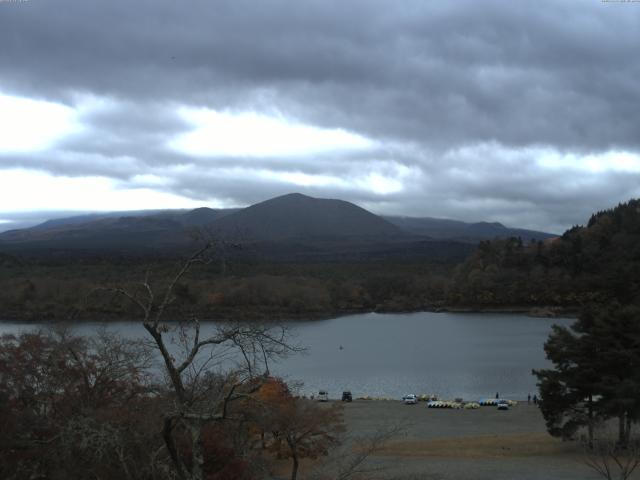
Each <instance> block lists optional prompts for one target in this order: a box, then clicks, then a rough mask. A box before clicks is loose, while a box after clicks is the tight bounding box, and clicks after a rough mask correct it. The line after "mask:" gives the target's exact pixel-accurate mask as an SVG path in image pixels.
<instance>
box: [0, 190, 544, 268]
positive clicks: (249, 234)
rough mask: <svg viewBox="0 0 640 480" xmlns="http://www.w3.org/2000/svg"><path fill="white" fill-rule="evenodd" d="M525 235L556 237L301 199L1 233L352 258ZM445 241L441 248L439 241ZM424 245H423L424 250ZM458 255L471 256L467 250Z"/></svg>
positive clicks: (20, 242)
mask: <svg viewBox="0 0 640 480" xmlns="http://www.w3.org/2000/svg"><path fill="white" fill-rule="evenodd" d="M518 234H521V236H522V237H523V239H524V240H527V241H528V240H529V239H530V238H534V239H546V238H550V237H552V235H551V234H547V233H544V232H531V231H528V230H519V229H508V228H506V227H504V226H503V225H501V224H495V223H485V222H480V223H476V224H467V223H464V222H459V221H455V220H443V219H429V218H409V217H380V216H377V215H374V214H373V213H371V212H369V211H367V210H365V209H363V208H361V207H358V206H357V205H354V204H353V203H350V202H346V201H343V200H335V199H320V198H312V197H309V196H306V195H302V194H298V193H294V194H288V195H283V196H280V197H276V198H272V199H270V200H266V201H264V202H260V203H257V204H255V205H252V206H249V207H247V208H243V209H211V208H206V207H204V208H197V209H194V210H158V211H151V212H149V211H146V212H145V211H143V212H122V213H118V212H110V213H105V214H90V215H81V216H76V217H69V218H61V219H53V220H48V221H46V222H44V223H42V224H40V225H37V226H35V227H31V228H26V229H20V230H11V231H7V232H4V233H0V251H4V252H9V253H16V252H19V251H23V250H38V251H41V252H43V251H45V252H46V251H49V250H56V251H60V250H69V251H76V252H79V251H84V252H91V251H117V252H126V251H135V252H154V253H158V252H161V251H167V250H188V249H190V248H193V245H194V243H195V239H196V238H202V236H203V235H205V236H206V235H210V236H212V237H214V238H226V239H229V240H232V241H234V242H235V243H242V244H245V245H251V248H252V249H254V250H256V251H260V252H262V253H266V254H269V253H271V254H274V252H278V255H285V256H286V254H287V252H291V253H292V254H293V252H296V255H307V254H311V255H317V256H320V255H324V256H326V254H327V253H329V256H331V255H332V254H335V255H345V254H349V252H362V253H363V254H365V255H368V254H372V252H385V254H388V253H389V252H390V251H393V250H401V251H404V252H409V251H416V250H418V251H425V250H428V248H429V245H431V246H433V247H434V248H436V244H438V245H441V246H442V245H443V242H444V243H446V242H449V243H451V244H452V246H453V247H455V244H456V243H459V242H463V243H477V242H478V241H480V240H483V239H487V238H496V237H509V236H514V235H516V236H517V235H518ZM433 240H439V242H433V243H431V244H430V243H429V242H432V241H433ZM416 242H419V244H420V246H419V247H418V243H416ZM453 250H456V251H457V250H460V251H461V252H462V250H464V251H465V252H467V251H468V249H467V248H464V249H459V248H453Z"/></svg>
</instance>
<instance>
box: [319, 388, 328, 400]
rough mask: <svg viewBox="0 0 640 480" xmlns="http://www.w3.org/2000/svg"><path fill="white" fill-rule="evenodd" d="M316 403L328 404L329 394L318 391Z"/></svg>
mask: <svg viewBox="0 0 640 480" xmlns="http://www.w3.org/2000/svg"><path fill="white" fill-rule="evenodd" d="M318 401H319V402H328V401H329V394H328V393H327V392H325V391H324V390H320V391H319V392H318Z"/></svg>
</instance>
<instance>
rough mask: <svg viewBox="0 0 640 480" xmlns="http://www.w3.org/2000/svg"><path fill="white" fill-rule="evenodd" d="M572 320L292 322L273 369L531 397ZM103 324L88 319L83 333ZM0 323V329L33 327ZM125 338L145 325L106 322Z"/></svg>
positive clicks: (494, 317) (376, 389) (311, 384)
mask: <svg viewBox="0 0 640 480" xmlns="http://www.w3.org/2000/svg"><path fill="white" fill-rule="evenodd" d="M571 322H572V320H569V319H546V318H532V317H527V316H524V315H520V314H494V313H433V312H420V313H410V314H392V313H389V314H376V313H366V314H359V315H349V316H344V317H338V318H334V319H330V320H314V321H297V322H292V323H290V325H291V327H292V331H293V332H294V335H295V342H296V343H297V344H299V345H302V346H305V347H307V348H308V351H307V353H306V354H301V355H295V356H292V357H290V358H287V359H284V360H282V361H281V362H280V363H279V364H277V365H275V366H274V367H273V368H272V370H273V372H274V373H277V374H278V375H280V376H283V377H284V378H285V379H287V380H289V381H294V380H295V381H302V382H304V385H303V387H301V392H302V393H305V394H311V393H317V392H318V390H321V389H322V390H327V391H329V395H330V397H332V398H339V397H340V395H341V392H342V391H343V390H351V391H352V392H353V395H354V398H355V397H359V396H363V395H370V396H385V397H392V398H399V397H401V396H402V395H404V394H406V393H417V394H421V393H427V394H437V395H439V396H441V397H443V398H454V397H462V398H464V399H465V400H477V399H479V398H482V397H493V396H494V395H495V394H496V392H499V393H500V395H501V396H502V397H503V398H513V399H520V400H521V399H525V398H526V397H527V394H531V395H533V394H534V393H536V385H535V383H536V381H535V378H534V377H533V376H532V375H531V370H532V369H533V368H544V367H546V366H548V365H549V363H548V362H547V360H546V359H545V356H544V350H543V344H544V342H545V340H546V339H547V336H548V335H549V333H550V331H551V326H552V325H553V324H554V323H555V324H561V325H569V324H570V323H571ZM100 325H103V324H99V323H83V324H80V325H77V326H76V327H74V328H75V330H76V332H77V333H78V334H82V335H87V334H91V332H93V331H95V330H96V328H98V327H99V326H100ZM35 327H37V326H34V325H33V324H30V325H26V324H20V323H10V322H4V323H0V333H16V332H19V331H23V330H28V329H31V328H35ZM107 327H108V328H109V329H113V330H115V331H117V332H119V333H121V334H122V335H125V336H127V337H130V338H132V337H144V336H145V334H146V332H145V331H144V329H143V328H142V325H141V324H140V323H139V322H116V323H109V324H107Z"/></svg>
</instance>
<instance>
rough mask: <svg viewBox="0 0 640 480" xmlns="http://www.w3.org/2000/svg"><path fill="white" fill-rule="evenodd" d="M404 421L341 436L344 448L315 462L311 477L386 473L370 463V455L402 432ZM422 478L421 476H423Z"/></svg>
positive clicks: (344, 478) (347, 479)
mask: <svg viewBox="0 0 640 480" xmlns="http://www.w3.org/2000/svg"><path fill="white" fill-rule="evenodd" d="M405 429H406V426H405V425H400V424H398V425H386V426H382V427H381V428H380V429H378V430H377V431H375V432H374V433H373V434H372V435H369V436H354V437H346V438H343V439H341V441H340V443H341V444H342V449H341V451H333V452H332V454H331V457H330V458H328V459H327V460H326V461H325V462H322V463H320V464H318V465H316V467H315V469H314V472H313V473H312V475H311V477H310V479H311V480H329V479H331V480H351V479H353V478H366V479H368V480H374V479H376V478H387V477H385V474H386V473H387V472H386V469H385V468H384V467H381V466H379V465H371V462H369V460H370V458H371V457H372V456H373V455H375V454H376V453H378V452H380V451H381V450H383V449H384V448H385V446H386V445H387V444H388V443H389V442H390V441H392V440H393V439H395V438H397V437H398V436H399V435H401V434H402V433H403V432H404V431H405ZM421 478H422V477H421Z"/></svg>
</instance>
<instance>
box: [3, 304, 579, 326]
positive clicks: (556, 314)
mask: <svg viewBox="0 0 640 480" xmlns="http://www.w3.org/2000/svg"><path fill="white" fill-rule="evenodd" d="M423 312H424V313H463V314H464V313H471V314H473V313H495V314H519V315H525V316H528V317H531V318H577V316H578V308H577V307H556V306H546V305H540V306H518V305H509V306H491V307H477V306H476V307H473V306H438V307H426V308H419V309H386V308H383V307H382V306H380V308H373V309H371V308H367V309H347V310H338V311H331V312H303V313H299V314H291V313H275V314H274V313H273V312H253V311H246V312H243V313H242V315H235V316H230V315H215V316H209V315H202V316H201V321H203V322H220V321H228V322H264V323H289V322H299V321H303V320H309V321H322V320H330V319H334V318H338V317H344V316H348V315H359V314H367V313H378V314H410V313H423ZM265 313H267V314H266V315H265ZM167 316H169V314H168V315H167ZM138 320H139V319H138V318H124V317H121V316H117V315H112V314H105V313H100V314H98V315H93V316H91V318H89V317H86V318H85V317H80V316H70V317H67V318H55V317H51V316H48V317H39V318H34V316H20V315H15V314H13V315H12V314H5V313H0V323H24V324H60V323H91V322H101V323H117V322H134V321H138ZM165 321H166V322H171V323H172V322H176V321H178V320H171V319H167V320H165Z"/></svg>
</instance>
